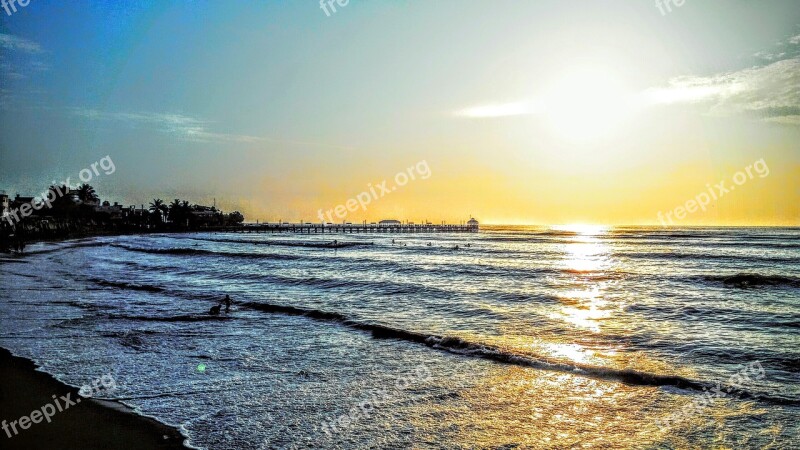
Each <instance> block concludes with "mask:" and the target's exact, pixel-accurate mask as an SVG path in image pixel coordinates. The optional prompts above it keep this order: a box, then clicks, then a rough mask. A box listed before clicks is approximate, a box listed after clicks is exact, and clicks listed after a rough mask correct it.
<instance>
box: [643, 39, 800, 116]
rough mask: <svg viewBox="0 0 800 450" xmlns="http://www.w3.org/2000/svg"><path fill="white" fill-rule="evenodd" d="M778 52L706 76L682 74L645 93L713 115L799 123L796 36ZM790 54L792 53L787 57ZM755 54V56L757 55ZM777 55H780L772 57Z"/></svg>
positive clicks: (799, 61)
mask: <svg viewBox="0 0 800 450" xmlns="http://www.w3.org/2000/svg"><path fill="white" fill-rule="evenodd" d="M781 44H789V45H790V47H789V48H786V49H785V51H783V52H782V53H778V54H768V55H767V54H762V55H761V56H760V57H761V58H763V59H767V60H770V61H772V62H770V63H768V64H766V65H760V66H755V67H750V68H747V69H743V70H739V71H734V72H725V73H720V74H715V75H710V76H704V77H700V76H682V77H676V78H673V79H671V80H669V82H668V85H667V86H665V87H656V88H652V89H649V90H647V91H646V92H645V96H646V97H647V98H648V99H649V100H650V101H651V102H652V103H655V104H676V103H696V104H705V105H707V106H708V108H709V109H708V112H709V113H710V114H713V115H731V114H749V115H754V116H757V117H760V118H761V119H763V120H766V121H769V122H776V123H784V124H793V125H800V56H798V53H800V35H798V36H794V37H792V38H789V39H788V40H786V41H785V42H784V43H781ZM789 54H792V55H794V56H792V57H787V55H789ZM756 56H759V54H757V55H756ZM777 58H782V59H778V60H774V59H777Z"/></svg>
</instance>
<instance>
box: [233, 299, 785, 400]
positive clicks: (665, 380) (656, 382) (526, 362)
mask: <svg viewBox="0 0 800 450" xmlns="http://www.w3.org/2000/svg"><path fill="white" fill-rule="evenodd" d="M240 306H242V307H245V308H249V309H254V310H258V311H262V312H267V313H280V314H286V315H293V316H304V317H309V318H312V319H316V320H322V321H328V322H336V323H339V324H341V325H343V326H346V327H349V328H352V329H356V330H360V331H364V332H368V333H370V334H371V335H372V337H373V338H376V339H397V340H402V341H406V342H412V343H416V344H421V345H425V346H427V347H430V348H434V349H437V350H442V351H446V352H448V353H453V354H458V355H463V356H470V357H477V358H482V359H487V360H491V361H494V362H497V363H502V364H511V365H516V366H524V367H531V368H535V369H541V370H550V371H557V372H565V373H571V374H576V375H582V376H586V377H590V378H595V379H602V380H606V381H618V382H622V383H625V384H630V385H637V386H656V387H661V386H673V387H677V388H680V389H687V390H693V391H697V392H703V391H704V390H709V389H712V388H713V387H714V386H715V385H714V384H712V383H707V382H703V381H699V380H693V379H690V378H687V377H683V376H679V375H662V374H654V373H648V372H641V371H636V370H620V369H613V368H607V367H598V366H591V365H587V364H578V363H571V364H567V363H563V362H557V361H552V360H549V359H547V358H542V357H533V356H530V355H522V354H516V353H513V352H509V351H506V350H503V349H500V348H498V347H495V346H491V345H486V344H480V343H476V342H470V341H466V340H464V339H461V338H458V337H451V336H440V335H433V334H425V333H420V332H415V331H408V330H403V329H399V328H393V327H390V326H386V325H380V324H375V323H364V322H359V321H355V320H352V319H350V318H348V317H347V316H345V315H343V314H341V313H337V312H326V311H320V310H316V309H306V308H298V307H295V306H285V305H276V304H268V303H253V302H244V303H240ZM740 398H743V399H753V400H759V401H764V402H767V403H772V404H791V405H800V400H798V399H787V398H785V397H774V396H770V395H766V394H761V393H752V392H742V394H741V395H740Z"/></svg>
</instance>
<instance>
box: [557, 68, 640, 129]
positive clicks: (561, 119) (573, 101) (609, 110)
mask: <svg viewBox="0 0 800 450" xmlns="http://www.w3.org/2000/svg"><path fill="white" fill-rule="evenodd" d="M543 98H544V102H543V103H544V114H545V116H546V117H545V118H546V121H547V123H548V124H549V125H550V127H551V128H552V129H553V131H554V132H555V133H556V134H558V135H559V136H560V137H561V138H563V139H566V140H568V141H572V142H585V141H590V140H596V139H600V138H604V137H606V136H609V135H611V134H613V133H616V132H618V131H619V130H620V129H621V128H622V126H623V125H624V123H625V120H626V119H627V118H628V117H630V115H631V114H632V113H633V109H634V108H633V104H632V101H631V99H632V96H631V95H630V92H629V91H628V90H627V89H626V87H625V83H624V80H623V78H622V77H621V76H619V75H618V74H616V73H614V71H611V70H607V69H602V68H597V67H578V68H570V69H568V70H565V71H564V73H563V75H562V76H561V77H559V78H558V79H556V80H555V81H554V82H552V83H550V85H549V86H547V87H546V90H545V93H544V95H543Z"/></svg>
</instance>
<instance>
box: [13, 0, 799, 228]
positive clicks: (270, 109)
mask: <svg viewBox="0 0 800 450" xmlns="http://www.w3.org/2000/svg"><path fill="white" fill-rule="evenodd" d="M664 1H666V0H662V2H661V3H659V2H657V1H653V0H624V1H622V0H620V1H604V2H587V1H564V0H556V1H544V0H541V1H538V0H537V1H503V0H500V1H493V2H485V1H484V2H479V1H465V0H437V1H429V0H419V1H412V0H396V1H375V0H373V1H369V2H367V1H362V0H349V2H343V3H346V4H345V6H340V5H339V4H337V3H335V2H332V3H331V4H327V3H325V4H322V5H321V4H320V3H319V2H318V1H314V0H293V1H269V0H258V1H256V0H248V1H245V0H236V1H224V2H223V1H216V2H212V1H199V0H196V1H189V0H182V1H178V0H175V1H169V0H158V1H155V0H153V1H150V0H131V1H126V2H118V1H100V0H92V1H84V0H74V1H70V2H63V1H50V0H31V1H30V3H29V4H28V5H27V6H24V7H22V6H20V5H19V4H17V5H16V9H17V10H16V12H13V11H12V12H11V14H7V13H6V12H5V11H4V10H2V9H0V190H5V191H6V192H7V193H8V194H10V195H12V196H13V195H15V194H16V193H20V194H22V195H34V194H36V193H40V192H42V191H43V190H44V189H46V188H47V186H48V185H50V184H52V182H53V181H56V180H58V181H60V180H63V179H65V178H67V177H71V178H72V181H73V183H74V182H76V180H77V179H78V178H79V173H80V171H81V170H82V169H84V168H88V167H90V166H91V164H92V163H95V162H97V161H99V160H100V159H101V158H103V157H106V156H108V157H109V158H110V159H111V160H113V162H114V167H115V170H114V171H113V173H110V174H106V173H104V172H102V171H100V172H99V173H98V174H97V175H96V176H94V177H93V179H92V180H91V181H90V184H92V185H93V186H95V188H96V189H97V190H98V191H99V193H100V195H101V198H102V199H104V200H110V201H112V202H114V201H119V202H121V203H123V204H125V205H133V204H136V205H140V204H147V203H149V202H150V201H151V200H152V199H153V198H162V199H165V200H167V201H171V200H172V199H174V198H181V199H188V200H190V201H191V202H193V203H200V204H212V203H213V202H216V204H217V206H219V207H221V208H223V209H224V210H226V211H231V210H240V211H242V212H243V213H244V214H245V216H246V218H247V220H248V221H255V220H256V219H258V220H261V221H266V220H268V221H278V220H283V221H292V222H297V221H301V220H303V221H307V222H308V221H312V222H319V221H321V220H324V221H326V222H329V221H332V222H343V221H347V222H353V223H357V222H362V221H369V222H373V221H377V220H382V219H399V220H411V221H415V222H422V221H431V222H434V223H438V222H441V221H447V222H456V223H457V222H459V221H463V220H467V219H469V218H470V216H474V217H475V218H476V219H478V220H479V221H480V222H481V223H495V224H541V225H545V224H572V223H582V224H608V225H675V226H692V225H795V226H796V225H800V202H798V200H799V199H800V3H798V2H797V1H796V0H788V1H767V2H755V1H740V0H729V1H716V0H703V1H701V0H686V1H685V2H684V3H683V4H682V5H681V6H677V5H676V4H675V2H674V1H672V2H670V3H669V4H664V3H663V2H664ZM659 5H660V6H659ZM321 6H325V8H323V7H321ZM334 8H335V10H334ZM326 11H327V12H326ZM422 169H424V170H422ZM401 172H403V173H405V175H403V176H400V175H397V174H399V173H401ZM738 173H741V176H738V175H737V174H738ZM412 175H415V176H412ZM742 177H745V178H742ZM384 181H386V183H385V184H382V183H383V182H384ZM720 182H724V183H725V184H723V185H722V186H720V187H717V186H718V185H719V183H720ZM739 182H741V183H739ZM379 185H382V186H383V189H378V190H376V189H375V188H376V187H377V186H379ZM712 195H713V198H709V199H708V201H706V197H712ZM359 196H360V197H359ZM359 198H360V199H361V203H359V204H358V205H357V206H354V205H355V203H354V202H358V199H359ZM367 198H368V199H369V201H366V199H367ZM348 201H349V202H350V205H349V206H350V209H347V205H348ZM698 203H700V204H702V207H699V206H698ZM361 204H363V205H364V206H363V207H362V206H361ZM339 205H343V206H341V207H340V208H339V211H338V212H339V213H341V214H337V209H336V208H337V206H339ZM342 211H344V213H342Z"/></svg>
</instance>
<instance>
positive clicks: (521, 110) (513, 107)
mask: <svg viewBox="0 0 800 450" xmlns="http://www.w3.org/2000/svg"><path fill="white" fill-rule="evenodd" d="M540 109H541V108H540V107H538V106H537V105H534V104H532V103H529V102H514V103H495V104H488V105H480V106H472V107H469V108H465V109H461V110H459V111H456V112H454V113H453V114H454V115H455V116H457V117H469V118H473V119H477V118H491V117H507V116H521V115H528V114H537V113H539V112H540Z"/></svg>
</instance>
